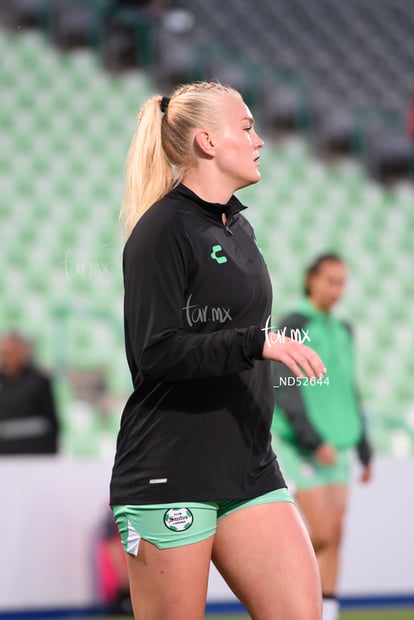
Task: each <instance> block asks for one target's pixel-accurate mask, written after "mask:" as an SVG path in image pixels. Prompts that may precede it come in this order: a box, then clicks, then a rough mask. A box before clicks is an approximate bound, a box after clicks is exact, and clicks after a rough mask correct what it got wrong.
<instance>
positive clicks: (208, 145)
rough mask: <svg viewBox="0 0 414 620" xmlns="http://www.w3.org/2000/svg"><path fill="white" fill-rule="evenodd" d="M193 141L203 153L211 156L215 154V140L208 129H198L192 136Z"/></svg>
mask: <svg viewBox="0 0 414 620" xmlns="http://www.w3.org/2000/svg"><path fill="white" fill-rule="evenodd" d="M194 142H195V144H196V146H197V147H198V148H199V149H200V151H201V152H202V153H204V154H205V155H208V156H210V157H213V155H215V152H216V146H215V141H214V138H213V135H212V134H211V133H210V132H209V131H206V130H205V129H200V131H198V132H197V133H196V134H195V136H194Z"/></svg>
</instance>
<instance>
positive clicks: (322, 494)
mask: <svg viewBox="0 0 414 620" xmlns="http://www.w3.org/2000/svg"><path fill="white" fill-rule="evenodd" d="M296 501H297V504H298V506H299V508H300V509H301V511H302V513H303V516H304V518H305V521H306V522H307V524H308V527H309V531H310V535H311V538H312V542H313V543H314V544H315V547H319V546H323V545H324V544H329V543H330V542H331V541H332V540H336V539H337V537H338V535H340V531H341V527H342V521H343V517H344V514H345V511H346V507H347V501H348V487H347V485H345V484H332V485H326V486H321V487H316V488H314V489H307V490H305V491H298V492H297V493H296Z"/></svg>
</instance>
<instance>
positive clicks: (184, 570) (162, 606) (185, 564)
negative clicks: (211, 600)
mask: <svg viewBox="0 0 414 620" xmlns="http://www.w3.org/2000/svg"><path fill="white" fill-rule="evenodd" d="M212 545H213V537H210V538H208V539H206V540H203V541H201V542H199V543H194V544H191V545H186V546H183V547H175V548H173V549H158V547H156V546H155V545H153V544H152V543H149V542H147V541H145V540H141V542H140V545H139V552H138V555H137V556H136V557H135V556H133V555H130V554H127V558H128V573H129V581H130V588H131V599H132V606H133V609H134V616H135V618H136V619H137V620H183V618H185V620H203V619H204V614H205V604H206V597H207V585H208V574H209V569H210V558H211V551H212Z"/></svg>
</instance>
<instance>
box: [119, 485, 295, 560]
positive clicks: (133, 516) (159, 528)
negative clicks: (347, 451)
mask: <svg viewBox="0 0 414 620" xmlns="http://www.w3.org/2000/svg"><path fill="white" fill-rule="evenodd" d="M272 502H292V503H294V500H293V499H292V496H291V495H290V493H289V491H288V490H287V489H285V488H283V489H277V490H276V491H271V492H270V493H265V494H264V495H261V496H259V497H254V498H253V499H245V500H224V501H218V502H174V503H172V504H171V503H170V504H148V505H141V506H132V505H126V506H112V510H113V512H114V517H115V521H116V524H117V526H118V529H119V533H120V535H121V539H122V544H123V547H124V549H125V551H127V552H128V553H131V554H132V555H137V554H138V547H139V543H140V540H141V538H142V539H143V540H147V541H148V542H150V543H153V544H154V545H156V546H157V547H158V548H159V549H171V548H172V547H181V546H184V545H191V544H192V543H196V542H200V541H201V540H205V539H206V538H209V537H210V536H213V535H214V534H215V532H216V529H217V521H218V520H219V519H222V518H223V517H225V516H227V515H229V514H230V513H232V512H235V511H236V510H240V509H241V508H247V507H248V506H257V505H259V504H269V503H272Z"/></svg>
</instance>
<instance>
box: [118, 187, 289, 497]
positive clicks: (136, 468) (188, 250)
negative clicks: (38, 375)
mask: <svg viewBox="0 0 414 620" xmlns="http://www.w3.org/2000/svg"><path fill="white" fill-rule="evenodd" d="M243 208H244V207H243V206H242V205H241V203H240V202H239V200H238V199H237V198H236V197H234V196H233V197H232V198H231V199H230V201H229V203H228V204H226V205H221V204H213V203H208V202H205V201H204V200H202V199H200V198H199V197H198V196H197V195H196V194H194V193H193V192H192V191H190V190H189V189H188V188H187V187H185V186H184V185H179V186H178V187H177V188H175V189H174V190H172V191H171V192H170V193H169V194H167V196H165V197H164V198H163V199H162V200H160V201H159V202H158V203H156V204H155V205H153V206H152V207H151V208H150V209H149V210H148V211H147V212H146V213H145V214H144V216H143V217H142V218H141V219H140V220H139V222H138V224H137V225H136V226H135V228H134V230H133V231H132V233H131V236H130V237H129V239H128V241H127V243H126V245H125V249H124V256H123V271H124V287H125V297H124V311H125V345H126V355H127V359H128V364H129V368H130V371H131V376H132V381H133V385H134V391H133V393H132V395H131V396H130V398H129V400H128V401H127V403H126V405H125V408H124V411H123V415H122V419H121V426H120V431H119V434H118V440H117V450H116V455H115V462H114V467H113V472H112V479H111V494H110V495H111V497H110V501H111V504H112V505H114V504H150V503H162V502H170V501H174V500H175V501H187V500H190V501H191V500H192V501H208V500H220V499H236V498H240V499H243V498H250V497H255V496H257V495H261V494H262V493H266V492H268V491H271V490H273V489H277V488H280V487H283V486H285V483H284V480H283V478H282V476H281V474H280V471H279V468H278V465H277V461H276V458H275V455H274V454H273V452H272V449H271V441H270V426H271V421H272V412H273V404H274V394H273V382H272V376H271V367H270V362H268V361H265V360H263V359H262V350H263V344H264V339H265V333H264V329H263V328H264V326H265V324H266V319H267V318H268V316H269V315H270V312H271V303H272V292H271V283H270V279H269V275H268V271H267V268H266V265H265V262H264V260H263V257H262V255H261V253H260V251H259V249H258V247H257V245H256V243H255V239H254V233H253V230H252V228H251V226H250V224H249V223H248V222H247V220H246V219H245V218H244V217H243V216H242V215H241V213H240V211H241V210H242V209H243ZM223 213H226V215H227V225H226V226H224V225H223V223H222V214H223Z"/></svg>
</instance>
